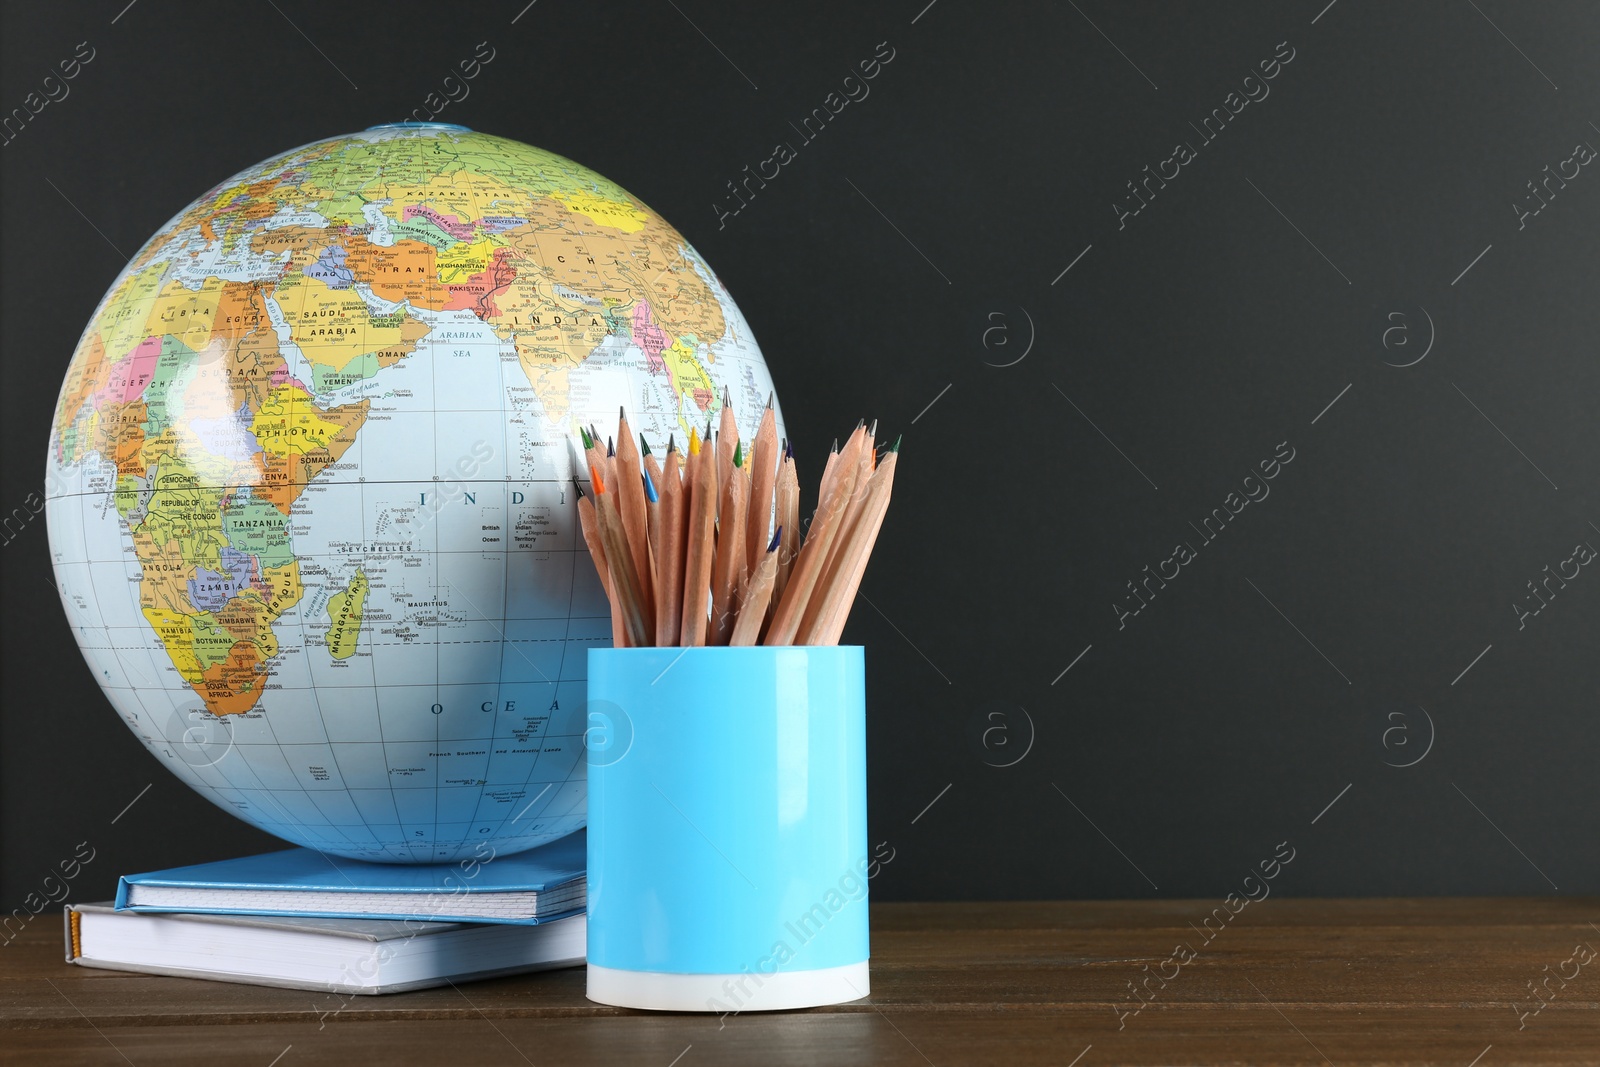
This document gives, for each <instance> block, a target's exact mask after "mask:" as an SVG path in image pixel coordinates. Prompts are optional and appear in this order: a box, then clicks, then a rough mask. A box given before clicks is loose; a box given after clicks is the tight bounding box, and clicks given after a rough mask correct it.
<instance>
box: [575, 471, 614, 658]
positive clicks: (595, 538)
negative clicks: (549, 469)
mask: <svg viewBox="0 0 1600 1067" xmlns="http://www.w3.org/2000/svg"><path fill="white" fill-rule="evenodd" d="M572 487H573V488H574V489H576V490H577V491H578V526H579V528H580V529H582V531H583V542H584V544H586V545H588V546H589V559H590V560H591V561H593V563H594V569H595V573H597V574H599V575H600V586H601V588H603V589H604V590H605V591H606V600H607V601H608V602H609V603H610V604H611V647H612V648H626V647H627V645H628V634H627V630H626V629H625V628H624V627H623V625H622V606H621V605H620V604H618V603H617V591H616V588H615V587H614V586H612V584H611V574H610V568H608V567H607V566H606V550H605V546H604V545H603V544H602V543H601V541H600V519H599V517H598V516H596V514H595V510H594V501H592V500H590V499H589V498H588V497H587V496H585V495H584V492H583V486H581V485H579V484H578V479H577V478H573V479H572Z"/></svg>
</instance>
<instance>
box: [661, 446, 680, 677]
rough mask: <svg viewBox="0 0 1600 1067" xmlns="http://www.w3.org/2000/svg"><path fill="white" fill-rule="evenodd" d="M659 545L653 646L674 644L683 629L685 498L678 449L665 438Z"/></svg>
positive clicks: (665, 646) (664, 646) (663, 646)
mask: <svg viewBox="0 0 1600 1067" xmlns="http://www.w3.org/2000/svg"><path fill="white" fill-rule="evenodd" d="M660 493H661V543H660V552H659V554H658V555H657V557H656V574H657V576H658V577H659V578H660V584H659V586H658V588H657V597H656V605H657V609H656V644H657V645H659V646H660V647H662V648H667V647H669V646H671V645H676V644H677V643H678V632H679V630H680V629H681V628H682V626H683V541H684V532H685V530H686V529H687V525H686V524H687V519H688V509H687V508H686V507H685V506H684V505H685V501H686V499H687V498H686V496H685V494H684V487H683V483H682V479H681V476H680V475H679V473H678V446H677V443H676V442H675V441H673V440H672V439H671V438H670V437H669V438H668V439H667V456H666V462H665V463H664V464H662V468H661V490H660Z"/></svg>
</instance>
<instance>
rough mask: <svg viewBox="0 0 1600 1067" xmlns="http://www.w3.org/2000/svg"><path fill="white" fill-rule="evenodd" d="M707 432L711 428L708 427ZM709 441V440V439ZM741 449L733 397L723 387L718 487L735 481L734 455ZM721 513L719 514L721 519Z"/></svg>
mask: <svg viewBox="0 0 1600 1067" xmlns="http://www.w3.org/2000/svg"><path fill="white" fill-rule="evenodd" d="M706 429H707V432H708V433H709V432H710V426H709V424H708V425H707V428H706ZM708 440H709V438H708ZM738 447H739V423H738V420H736V419H735V418H734V417H733V395H732V394H731V393H729V392H728V387H727V386H723V387H722V415H721V417H720V419H719V421H718V422H717V447H716V449H715V451H716V454H717V485H718V487H719V492H720V487H722V486H725V485H727V484H728V483H729V482H730V481H732V479H733V453H734V450H735V449H737V448H738ZM721 514H722V513H721V512H720V511H719V512H718V513H717V515H718V517H719V518H720V517H721Z"/></svg>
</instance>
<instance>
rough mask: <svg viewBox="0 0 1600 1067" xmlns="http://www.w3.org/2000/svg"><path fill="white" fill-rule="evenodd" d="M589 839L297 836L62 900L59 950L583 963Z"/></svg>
mask: <svg viewBox="0 0 1600 1067" xmlns="http://www.w3.org/2000/svg"><path fill="white" fill-rule="evenodd" d="M585 848H586V840H585V835H584V833H583V832H582V831H580V832H578V833H575V834H572V835H571V836H569V837H565V838H562V839H561V840H560V841H555V842H552V843H550V844H548V845H545V846H543V847H540V848H536V849H532V850H530V851H527V852H520V853H517V854H515V855H511V856H495V855H494V853H493V852H492V850H490V849H489V848H488V847H487V846H485V848H484V849H483V850H482V851H483V853H484V855H483V857H481V858H473V859H467V860H463V861H460V862H458V863H449V864H430V865H426V866H409V865H407V866H401V865H393V864H382V863H363V862H360V861H356V860H347V859H341V858H339V857H336V856H328V855H326V854H325V853H320V852H316V851H313V850H311V849H306V848H293V849H288V850H286V851H283V852H269V853H265V854H263V855H259V856H249V857H246V858H244V859H237V860H224V861H222V862H219V863H204V864H199V865H197V866H193V867H176V868H173V869H171V870H165V871H155V872H152V873H150V874H137V875H126V876H124V877H123V878H122V879H121V880H120V881H119V883H118V885H117V899H116V900H115V901H107V902H105V903H100V904H71V905H68V906H67V908H66V948H67V961H68V962H69V963H76V964H80V965H82V966H85V967H103V968H108V969H111V970H119V971H138V972H141V973H146V974H165V975H176V976H179V977H185V978H210V979H215V980H218V981H224V982H245V983H250V984H255V985H270V986H283V987H287V988H292V989H314V990H319V991H324V992H332V993H394V992H399V991H402V990H407V989H424V988H427V987H429V986H437V985H445V984H447V983H455V982H461V981H467V980H471V979H477V978H489V977H494V976H497V975H505V974H516V973H520V972H523V971H534V970H543V969H548V968H555V967H571V966H577V965H579V964H582V963H583V960H584V942H585V923H584V908H585V904H586V900H585V893H586V889H585V881H584V862H585Z"/></svg>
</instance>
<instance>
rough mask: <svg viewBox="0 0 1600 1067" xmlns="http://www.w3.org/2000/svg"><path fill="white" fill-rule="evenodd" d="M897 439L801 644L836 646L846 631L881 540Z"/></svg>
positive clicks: (817, 600) (896, 457) (801, 636)
mask: <svg viewBox="0 0 1600 1067" xmlns="http://www.w3.org/2000/svg"><path fill="white" fill-rule="evenodd" d="M899 449H900V442H899V441H898V440H897V441H895V443H894V447H893V448H892V449H890V451H889V454H888V455H887V456H885V457H884V459H883V462H882V463H881V464H879V465H878V469H877V470H875V471H874V472H873V474H872V478H871V480H870V485H869V487H868V490H867V493H866V494H865V496H866V500H865V502H864V504H863V506H862V509H861V513H860V515H859V516H858V517H857V521H856V523H855V525H854V526H852V527H851V529H850V531H849V533H848V534H847V535H846V536H845V538H844V540H843V542H842V545H841V547H840V550H839V553H838V555H837V557H836V560H837V565H836V566H834V567H832V568H830V569H829V572H828V574H827V575H826V576H825V577H824V580H823V585H822V590H823V592H822V595H821V597H820V598H813V603H814V604H815V605H816V611H815V612H814V613H813V612H812V611H811V610H810V609H808V610H807V623H806V624H805V625H802V626H801V629H800V632H799V634H798V635H797V636H796V639H795V641H796V643H797V644H804V645H836V644H838V643H839V637H840V635H841V634H842V633H843V631H844V624H845V619H846V618H847V617H848V616H849V614H850V605H851V604H852V603H853V602H854V601H855V597H856V591H857V590H858V589H860V587H861V576H862V575H863V574H864V573H865V572H866V568H867V560H868V558H869V557H870V556H871V555H872V546H873V545H874V544H875V543H876V542H877V540H878V530H879V529H880V528H881V527H882V526H883V516H884V512H885V511H886V510H887V509H888V507H889V495H890V493H891V492H893V490H894V470H895V464H896V463H897V461H898V460H899V458H900V454H899Z"/></svg>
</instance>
